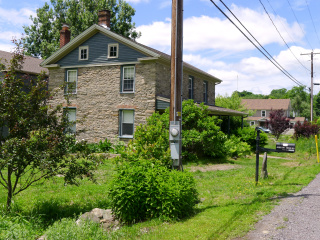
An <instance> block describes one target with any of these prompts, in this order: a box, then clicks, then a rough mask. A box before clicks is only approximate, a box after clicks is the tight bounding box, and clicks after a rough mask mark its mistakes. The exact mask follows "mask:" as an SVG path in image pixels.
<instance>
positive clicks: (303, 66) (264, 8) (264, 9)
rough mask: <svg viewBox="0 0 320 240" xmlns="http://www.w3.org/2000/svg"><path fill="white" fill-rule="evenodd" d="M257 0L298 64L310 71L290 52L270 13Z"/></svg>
mask: <svg viewBox="0 0 320 240" xmlns="http://www.w3.org/2000/svg"><path fill="white" fill-rule="evenodd" d="M259 1H260V3H261V5H262V7H263V9H264V11H265V12H266V14H267V15H268V17H269V19H270V21H271V22H272V24H273V26H274V27H275V29H276V30H277V32H278V34H279V35H280V37H281V39H282V41H283V42H284V44H285V45H286V46H287V48H288V49H289V50H290V52H291V53H292V55H293V56H294V57H295V59H296V60H297V61H298V62H299V63H300V65H301V66H302V67H304V68H305V69H306V70H308V71H309V72H310V70H309V69H308V68H307V67H306V66H304V65H303V64H302V63H301V62H300V60H299V59H298V58H297V57H296V55H294V53H293V52H292V50H291V48H290V47H289V45H288V44H287V42H286V41H285V40H284V38H283V36H282V35H281V33H280V31H279V29H278V28H277V26H276V25H275V23H274V22H273V20H272V18H271V16H270V14H269V13H268V11H267V9H266V8H265V6H264V4H263V3H262V2H261V0H259ZM268 2H269V1H268ZM269 4H270V3H269Z"/></svg>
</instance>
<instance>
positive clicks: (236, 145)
mask: <svg viewBox="0 0 320 240" xmlns="http://www.w3.org/2000/svg"><path fill="white" fill-rule="evenodd" d="M226 148H227V149H228V156H230V157H242V156H246V155H248V154H250V153H251V147H250V145H249V144H248V143H246V142H241V140H240V138H239V137H236V136H234V135H232V136H231V137H230V139H228V140H227V141H226Z"/></svg>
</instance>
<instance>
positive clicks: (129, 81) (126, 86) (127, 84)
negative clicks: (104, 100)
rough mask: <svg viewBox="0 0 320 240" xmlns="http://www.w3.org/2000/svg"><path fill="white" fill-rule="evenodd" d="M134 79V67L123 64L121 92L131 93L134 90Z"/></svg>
mask: <svg viewBox="0 0 320 240" xmlns="http://www.w3.org/2000/svg"><path fill="white" fill-rule="evenodd" d="M134 80H135V67H134V66H123V67H122V73H121V92H123V93H132V92H134Z"/></svg>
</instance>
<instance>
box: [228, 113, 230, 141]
mask: <svg viewBox="0 0 320 240" xmlns="http://www.w3.org/2000/svg"><path fill="white" fill-rule="evenodd" d="M228 137H230V116H228Z"/></svg>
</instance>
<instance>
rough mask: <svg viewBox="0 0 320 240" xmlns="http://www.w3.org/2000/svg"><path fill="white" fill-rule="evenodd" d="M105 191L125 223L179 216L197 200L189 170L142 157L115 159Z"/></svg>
mask: <svg viewBox="0 0 320 240" xmlns="http://www.w3.org/2000/svg"><path fill="white" fill-rule="evenodd" d="M108 192H109V197H110V199H111V206H112V210H113V213H114V214H115V216H116V217H117V218H118V219H119V220H121V221H122V222H126V223H134V222H138V221H143V220H147V219H152V218H160V219H162V220H177V219H181V218H183V217H185V216H188V215H190V214H192V213H193V207H194V205H195V204H196V203H197V202H198V193H197V191H196V185H195V181H194V179H193V177H192V175H191V174H190V173H188V172H180V171H171V170H169V169H168V168H166V167H165V166H162V165H160V164H156V163H152V162H150V161H148V160H142V159H139V160H137V161H129V162H128V161H120V162H118V163H117V167H116V174H115V176H114V178H113V180H112V181H111V183H110V185H109V191H108Z"/></svg>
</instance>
